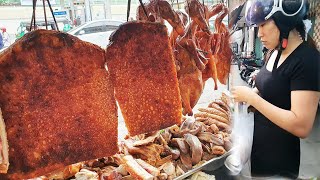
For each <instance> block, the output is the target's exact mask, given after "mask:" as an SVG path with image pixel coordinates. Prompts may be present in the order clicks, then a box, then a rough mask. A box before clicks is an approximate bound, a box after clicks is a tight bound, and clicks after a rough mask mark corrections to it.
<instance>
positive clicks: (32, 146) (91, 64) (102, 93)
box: [0, 30, 118, 179]
mask: <svg viewBox="0 0 320 180" xmlns="http://www.w3.org/2000/svg"><path fill="white" fill-rule="evenodd" d="M104 65H105V52H104V50H103V49H101V48H99V47H98V46H95V45H92V44H90V43H86V42H83V41H81V40H79V39H78V38H76V37H74V36H71V35H68V34H66V33H61V32H55V31H47V30H37V31H33V32H30V33H28V34H26V35H25V36H24V37H23V38H21V39H20V40H18V41H17V42H16V43H15V44H14V45H13V46H11V47H10V48H8V49H6V50H5V51H4V52H2V53H1V54H0V107H1V110H2V115H3V120H4V123H3V122H2V123H0V125H1V128H0V129H1V141H2V142H7V143H8V145H9V149H6V148H0V149H1V150H2V152H1V156H6V155H8V156H9V157H1V160H4V161H5V160H9V163H10V164H9V167H8V169H7V170H8V171H7V173H8V174H6V175H1V176H0V179H25V178H32V177H37V176H39V175H43V174H47V173H48V172H51V171H53V170H55V169H58V168H62V167H64V166H66V165H69V164H73V163H76V162H80V161H84V160H89V159H94V158H98V157H103V156H109V155H113V154H115V153H116V152H117V151H118V146H117V140H118V138H117V126H118V123H117V106H116V102H115V99H114V94H113V86H112V83H111V81H110V80H109V74H108V72H107V71H106V69H105V67H104ZM0 119H1V118H0ZM4 124H5V127H3V125H4ZM4 130H5V131H4ZM5 133H6V134H7V139H5V136H4V134H5ZM5 150H7V151H8V152H3V151H5ZM2 163H3V162H2ZM4 163H8V162H4ZM1 172H2V173H6V169H5V170H4V169H2V171H1Z"/></svg>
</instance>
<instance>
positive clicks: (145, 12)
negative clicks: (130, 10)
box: [139, 0, 148, 18]
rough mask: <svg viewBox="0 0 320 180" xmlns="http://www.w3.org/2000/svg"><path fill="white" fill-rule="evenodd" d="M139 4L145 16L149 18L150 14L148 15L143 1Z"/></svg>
mask: <svg viewBox="0 0 320 180" xmlns="http://www.w3.org/2000/svg"><path fill="white" fill-rule="evenodd" d="M139 2H140V5H141V7H142V9H143V12H144V14H145V15H146V17H147V18H148V13H147V11H146V8H145V7H144V5H143V2H142V0H139Z"/></svg>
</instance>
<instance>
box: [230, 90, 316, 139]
mask: <svg viewBox="0 0 320 180" xmlns="http://www.w3.org/2000/svg"><path fill="white" fill-rule="evenodd" d="M232 94H233V96H234V98H235V100H236V101H243V102H247V103H249V104H250V105H252V106H253V107H254V108H256V109H257V110H258V111H259V112H261V113H262V114H263V115H264V116H266V117H267V118H268V119H269V120H270V121H272V122H273V123H274V124H276V125H277V126H279V127H281V128H282V129H284V130H286V131H288V132H290V133H292V134H293V135H295V136H298V137H300V138H305V137H307V136H308V134H309V133H310V131H311V129H312V126H313V122H314V119H315V115H316V111H317V108H318V102H319V98H320V92H316V91H300V90H299V91H291V109H290V110H285V109H282V108H279V107H277V106H275V105H273V104H271V103H269V102H267V101H266V100H264V99H263V98H261V97H260V96H259V95H257V94H256V93H254V92H253V90H251V89H250V88H247V87H241V86H238V87H234V88H233V90H232Z"/></svg>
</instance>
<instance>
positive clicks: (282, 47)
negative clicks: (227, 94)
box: [232, 0, 320, 179]
mask: <svg viewBox="0 0 320 180" xmlns="http://www.w3.org/2000/svg"><path fill="white" fill-rule="evenodd" d="M275 1H276V0H275ZM301 1H302V2H301ZM301 1H298V0H297V1H290V2H289V1H287V2H286V0H282V1H281V0H280V3H282V6H279V5H276V4H275V5H274V1H273V0H255V1H253V2H252V4H251V6H250V8H249V9H248V11H247V14H246V20H247V22H249V23H250V24H256V25H257V26H258V27H259V30H258V37H259V38H260V39H261V41H262V43H263V45H264V46H265V47H266V48H268V49H269V50H273V49H274V51H273V53H272V54H271V56H270V58H269V60H268V61H267V62H266V63H265V65H264V66H263V67H262V68H261V70H260V72H259V74H258V75H257V77H256V88H255V89H250V88H248V87H243V86H237V87H233V88H232V95H233V97H234V99H235V101H237V102H246V103H248V104H250V105H251V106H253V107H254V108H255V109H256V110H257V111H256V112H255V116H254V117H255V122H254V123H255V124H254V136H253V145H252V153H251V173H252V175H253V176H264V177H265V176H282V177H287V178H292V179H295V178H297V177H298V174H299V166H300V139H299V138H305V137H307V136H308V134H309V133H310V131H311V129H312V126H313V122H314V119H315V115H316V111H317V107H318V102H319V98H320V92H319V91H320V55H319V52H318V51H317V50H316V49H315V48H314V47H311V46H309V45H308V44H307V42H305V41H304V37H305V30H304V28H305V27H304V24H303V22H302V19H303V17H304V16H305V14H306V9H307V7H306V4H305V3H304V2H303V0H301ZM277 2H278V1H277ZM288 4H289V5H288ZM295 13H296V14H295Z"/></svg>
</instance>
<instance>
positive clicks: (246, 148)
mask: <svg viewBox="0 0 320 180" xmlns="http://www.w3.org/2000/svg"><path fill="white" fill-rule="evenodd" d="M232 119H233V128H232V134H231V137H232V142H233V151H232V152H231V154H230V156H228V157H227V159H226V161H225V166H226V167H227V168H228V169H229V170H230V172H231V173H232V174H233V175H238V174H239V173H240V172H241V171H242V170H245V172H243V173H244V174H243V175H245V176H250V172H251V168H250V161H249V160H250V156H251V149H252V141H253V128H254V115H253V113H252V112H250V113H248V105H246V104H243V103H235V106H234V111H233V114H232Z"/></svg>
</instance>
